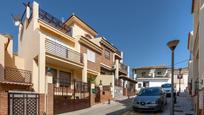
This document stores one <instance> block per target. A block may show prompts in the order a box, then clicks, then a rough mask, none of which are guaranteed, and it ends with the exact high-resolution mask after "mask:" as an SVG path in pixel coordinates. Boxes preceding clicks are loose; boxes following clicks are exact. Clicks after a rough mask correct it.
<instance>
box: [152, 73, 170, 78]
mask: <svg viewBox="0 0 204 115" xmlns="http://www.w3.org/2000/svg"><path fill="white" fill-rule="evenodd" d="M155 77H156V78H169V77H170V76H169V74H161V75H159V74H156V75H155Z"/></svg>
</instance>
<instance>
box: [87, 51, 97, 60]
mask: <svg viewBox="0 0 204 115" xmlns="http://www.w3.org/2000/svg"><path fill="white" fill-rule="evenodd" d="M87 59H88V60H89V61H91V62H95V61H96V54H95V52H93V51H91V50H87Z"/></svg>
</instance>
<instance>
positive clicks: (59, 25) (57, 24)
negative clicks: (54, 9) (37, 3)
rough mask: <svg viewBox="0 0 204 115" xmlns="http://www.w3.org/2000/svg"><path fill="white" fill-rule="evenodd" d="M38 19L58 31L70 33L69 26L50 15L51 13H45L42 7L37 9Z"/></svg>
mask: <svg viewBox="0 0 204 115" xmlns="http://www.w3.org/2000/svg"><path fill="white" fill-rule="evenodd" d="M39 19H40V20H42V21H43V22H45V23H47V24H49V25H50V26H52V27H54V28H56V29H58V30H59V31H61V32H63V33H65V34H67V35H71V28H70V27H69V26H67V25H66V24H64V22H62V21H61V20H59V19H58V18H56V17H54V16H52V15H51V14H49V13H47V12H46V11H44V10H43V9H39Z"/></svg>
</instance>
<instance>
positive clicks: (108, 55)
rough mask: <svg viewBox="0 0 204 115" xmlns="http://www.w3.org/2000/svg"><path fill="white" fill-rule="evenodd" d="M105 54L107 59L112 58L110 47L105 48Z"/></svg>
mask: <svg viewBox="0 0 204 115" xmlns="http://www.w3.org/2000/svg"><path fill="white" fill-rule="evenodd" d="M104 56H105V58H106V59H110V51H109V50H108V49H105V51H104Z"/></svg>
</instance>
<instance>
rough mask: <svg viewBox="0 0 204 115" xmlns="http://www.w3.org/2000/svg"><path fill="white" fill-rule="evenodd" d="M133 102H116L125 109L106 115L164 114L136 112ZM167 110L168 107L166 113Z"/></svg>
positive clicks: (130, 100)
mask: <svg viewBox="0 0 204 115" xmlns="http://www.w3.org/2000/svg"><path fill="white" fill-rule="evenodd" d="M132 100H133V98H131V99H126V100H122V101H116V102H118V103H120V104H122V106H125V108H123V109H120V110H117V111H114V112H111V113H108V114H106V115H129V114H131V115H138V114H142V115H147V114H148V115H152V114H159V115H160V114H163V113H164V112H162V113H160V112H152V111H137V112H135V111H134V110H133V109H132V106H131V104H132ZM168 103H169V102H168ZM166 109H167V107H165V108H164V110H165V111H166Z"/></svg>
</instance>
